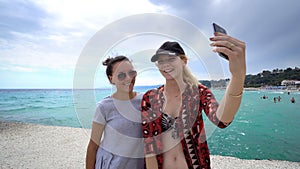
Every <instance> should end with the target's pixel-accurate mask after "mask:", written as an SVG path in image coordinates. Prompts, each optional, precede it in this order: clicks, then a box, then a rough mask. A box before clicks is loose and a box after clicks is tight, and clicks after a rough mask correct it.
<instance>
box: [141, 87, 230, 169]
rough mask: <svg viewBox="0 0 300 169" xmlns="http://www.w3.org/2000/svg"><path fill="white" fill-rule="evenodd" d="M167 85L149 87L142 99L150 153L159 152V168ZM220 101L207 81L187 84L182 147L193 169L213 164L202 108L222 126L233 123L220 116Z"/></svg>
mask: <svg viewBox="0 0 300 169" xmlns="http://www.w3.org/2000/svg"><path fill="white" fill-rule="evenodd" d="M163 91H164V86H160V87H159V88H157V89H152V90H149V91H147V92H146V93H145V94H144V96H143V100H142V131H143V137H144V152H145V155H146V156H151V155H155V156H156V159H157V162H158V168H159V169H162V168H163V153H164V152H163V151H164V150H163V144H162V133H163V129H162V125H161V124H162V114H163V106H164V102H165V98H164V95H163ZM217 108H218V102H217V101H216V99H215V97H214V95H213V94H212V92H211V91H210V90H209V89H208V88H207V87H206V86H204V85H202V84H199V85H198V86H193V87H191V86H189V85H188V86H187V87H186V89H185V91H184V92H183V94H182V106H181V108H180V113H179V117H178V118H179V120H178V124H177V125H178V129H179V137H180V139H181V145H182V150H183V153H184V155H185V159H186V163H187V165H188V168H189V169H200V168H205V169H207V168H210V157H209V149H208V145H207V141H206V134H205V129H204V122H203V117H202V111H204V112H205V114H206V116H207V117H208V119H209V120H210V121H211V122H212V123H214V124H215V125H217V126H218V127H219V128H225V127H227V126H228V125H229V124H230V123H223V122H221V121H220V120H218V118H217V116H216V110H217Z"/></svg>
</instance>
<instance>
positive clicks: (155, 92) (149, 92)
mask: <svg viewBox="0 0 300 169" xmlns="http://www.w3.org/2000/svg"><path fill="white" fill-rule="evenodd" d="M163 90H164V85H161V86H159V87H157V88H153V89H150V90H148V91H147V92H145V94H144V96H149V95H156V94H158V93H160V92H163Z"/></svg>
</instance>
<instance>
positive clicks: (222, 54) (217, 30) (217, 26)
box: [213, 23, 229, 60]
mask: <svg viewBox="0 0 300 169" xmlns="http://www.w3.org/2000/svg"><path fill="white" fill-rule="evenodd" d="M213 28H214V31H215V32H220V33H224V34H227V32H226V30H225V29H224V28H222V27H221V26H219V25H218V24H216V23H213ZM218 54H219V55H220V56H221V57H222V58H224V59H226V60H229V58H228V56H227V55H225V54H224V53H221V52H218Z"/></svg>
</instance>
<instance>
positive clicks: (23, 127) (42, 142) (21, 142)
mask: <svg viewBox="0 0 300 169" xmlns="http://www.w3.org/2000/svg"><path fill="white" fill-rule="evenodd" d="M89 136H90V129H83V128H72V127H59V126H44V125H39V124H27V123H26V124H25V123H15V122H1V121H0V143H1V144H0V145H1V146H0V147H1V153H0V159H1V163H0V168H74V169H75V168H78V169H82V168H85V153H86V147H87V144H88V141H89ZM211 167H212V168H213V169H214V168H222V169H229V168H230V169H235V168H236V169H240V168H243V169H247V168H249V169H250V168H276V169H281V168H282V169H283V168H300V163H299V162H290V161H278V160H244V159H238V158H235V157H227V156H217V155H211Z"/></svg>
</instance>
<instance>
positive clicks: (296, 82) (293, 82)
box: [281, 80, 300, 86]
mask: <svg viewBox="0 0 300 169" xmlns="http://www.w3.org/2000/svg"><path fill="white" fill-rule="evenodd" d="M281 86H300V81H299V80H283V81H282V82H281Z"/></svg>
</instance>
